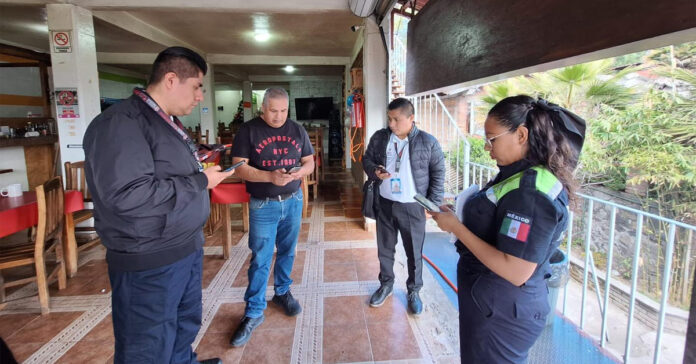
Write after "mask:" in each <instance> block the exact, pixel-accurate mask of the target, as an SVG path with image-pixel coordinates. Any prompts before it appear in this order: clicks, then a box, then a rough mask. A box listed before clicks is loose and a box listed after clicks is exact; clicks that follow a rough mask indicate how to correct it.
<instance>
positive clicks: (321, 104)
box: [295, 97, 334, 120]
mask: <svg viewBox="0 0 696 364" xmlns="http://www.w3.org/2000/svg"><path fill="white" fill-rule="evenodd" d="M333 107H334V106H333V97H306V98H297V99H295V114H296V115H297V120H317V119H328V118H329V112H331V110H332V109H333Z"/></svg>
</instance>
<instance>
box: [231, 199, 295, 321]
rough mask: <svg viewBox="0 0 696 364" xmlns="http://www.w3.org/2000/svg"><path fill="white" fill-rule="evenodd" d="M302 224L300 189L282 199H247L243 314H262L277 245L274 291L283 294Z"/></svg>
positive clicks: (255, 315) (288, 283) (289, 282)
mask: <svg viewBox="0 0 696 364" xmlns="http://www.w3.org/2000/svg"><path fill="white" fill-rule="evenodd" d="M301 225H302V191H297V192H295V194H294V195H293V196H292V197H290V198H289V199H287V200H285V201H273V200H260V199H256V198H251V200H250V201H249V249H251V262H250V264H249V271H248V276H249V285H248V286H247V289H246V292H245V293H244V300H245V301H246V310H245V313H244V314H245V316H247V317H251V318H257V317H261V316H263V311H264V310H265V309H266V286H267V285H268V276H269V273H270V271H271V260H273V249H274V248H276V247H277V248H278V252H277V254H276V261H275V266H274V267H273V280H274V282H275V287H274V288H275V293H276V294H277V295H284V294H285V293H287V292H288V290H289V289H290V285H291V284H292V279H291V278H290V273H291V272H292V266H293V264H294V262H295V246H296V245H297V237H298V236H299V235H300V226H301Z"/></svg>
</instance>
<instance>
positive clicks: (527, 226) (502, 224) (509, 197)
mask: <svg viewBox="0 0 696 364" xmlns="http://www.w3.org/2000/svg"><path fill="white" fill-rule="evenodd" d="M531 167H532V165H531V164H530V163H529V162H527V161H525V160H522V161H518V162H515V163H513V164H511V165H508V166H503V167H501V168H500V173H499V174H498V175H497V176H496V178H495V179H494V180H493V181H491V182H490V183H489V184H488V185H486V187H484V188H483V189H482V190H481V191H479V192H477V193H476V194H474V195H473V196H472V197H470V198H469V200H467V202H466V205H465V206H464V221H465V225H466V227H467V228H468V229H469V230H471V232H472V233H474V235H476V236H478V237H479V238H481V239H482V240H483V241H485V242H487V243H488V244H491V245H493V246H495V247H496V248H497V249H498V250H500V251H502V252H504V253H506V254H510V255H512V256H515V257H518V258H521V259H524V260H526V261H529V262H533V263H536V264H538V267H537V269H536V271H535V272H534V274H533V275H532V277H531V278H530V279H533V278H538V277H543V276H545V275H546V274H547V273H548V260H549V258H550V256H551V253H552V252H553V251H554V250H555V249H556V248H557V247H558V245H559V244H560V238H561V235H562V234H563V232H564V231H565V229H566V226H567V223H568V211H567V207H566V206H567V205H568V195H567V193H566V191H565V190H563V191H562V192H561V193H560V194H559V195H558V197H556V198H555V199H554V200H552V199H551V198H550V197H549V196H548V195H547V194H545V193H543V192H541V191H538V190H537V189H536V187H535V180H536V171H535V170H533V169H531ZM521 171H524V174H523V176H522V177H521V180H520V186H519V188H517V189H514V190H512V191H510V192H508V193H507V194H505V195H504V196H503V197H502V198H501V199H500V200H499V201H497V205H496V204H495V203H494V202H492V201H491V200H490V199H489V198H488V197H487V195H486V193H487V192H489V193H490V191H488V190H489V189H490V188H491V187H492V186H494V185H496V184H498V183H500V182H502V181H504V180H506V179H507V178H509V177H511V176H513V175H514V174H516V173H518V172H521ZM456 245H457V250H458V251H459V253H460V254H461V259H462V262H463V263H464V264H465V267H466V268H465V269H466V271H469V272H471V273H481V272H489V271H490V270H489V269H488V268H487V267H485V266H484V265H483V263H481V262H480V261H479V260H478V259H477V258H476V257H475V256H474V255H473V254H472V253H471V252H470V251H469V249H467V248H466V247H465V246H464V245H463V244H462V243H461V242H460V241H457V243H456Z"/></svg>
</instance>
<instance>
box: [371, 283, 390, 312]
mask: <svg viewBox="0 0 696 364" xmlns="http://www.w3.org/2000/svg"><path fill="white" fill-rule="evenodd" d="M391 295H392V286H389V285H386V284H383V285H381V286H379V288H378V289H377V290H376V291H375V293H373V294H372V297H370V306H372V307H379V306H382V304H384V301H385V300H386V299H387V297H389V296H391Z"/></svg>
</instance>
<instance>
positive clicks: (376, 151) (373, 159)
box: [363, 125, 445, 205]
mask: <svg viewBox="0 0 696 364" xmlns="http://www.w3.org/2000/svg"><path fill="white" fill-rule="evenodd" d="M390 135H391V130H389V128H384V129H381V130H379V131H377V132H376V133H375V134H374V135H372V138H370V143H369V144H368V146H367V150H366V151H365V156H364V157H363V169H364V170H365V173H367V177H368V178H370V179H375V180H379V178H378V177H377V175H376V174H375V168H377V166H378V165H383V166H384V165H386V164H387V144H388V142H389V137H390ZM408 140H409V143H408V155H409V159H410V162H411V173H412V174H413V181H414V182H415V185H416V191H418V193H420V194H421V195H423V196H425V197H427V198H428V199H429V200H430V201H433V202H435V203H436V204H438V205H440V204H441V203H442V197H443V195H444V192H445V156H444V155H443V154H442V149H440V143H438V142H437V139H435V137H434V136H432V135H430V134H428V133H426V132H424V131H421V130H419V129H418V128H417V127H416V126H415V125H414V126H413V128H412V130H411V132H410V133H409V134H408Z"/></svg>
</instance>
